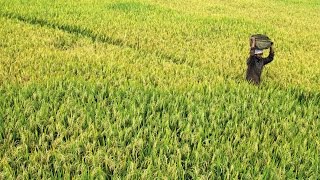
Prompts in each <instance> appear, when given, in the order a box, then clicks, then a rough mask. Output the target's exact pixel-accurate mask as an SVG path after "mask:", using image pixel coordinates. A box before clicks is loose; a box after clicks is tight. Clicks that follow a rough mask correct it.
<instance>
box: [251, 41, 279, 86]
mask: <svg viewBox="0 0 320 180" xmlns="http://www.w3.org/2000/svg"><path fill="white" fill-rule="evenodd" d="M255 43H256V39H255V38H254V37H251V38H250V45H251V47H250V56H249V58H248V60H247V65H248V69H247V75H246V79H247V80H248V81H249V82H251V83H253V84H255V85H259V84H260V77H261V73H262V69H263V66H264V65H266V64H268V63H270V62H271V61H272V60H273V57H274V50H273V43H272V45H271V46H270V52H269V56H268V57H266V58H263V57H262V55H263V50H260V49H257V48H256V46H255V45H256V44H255Z"/></svg>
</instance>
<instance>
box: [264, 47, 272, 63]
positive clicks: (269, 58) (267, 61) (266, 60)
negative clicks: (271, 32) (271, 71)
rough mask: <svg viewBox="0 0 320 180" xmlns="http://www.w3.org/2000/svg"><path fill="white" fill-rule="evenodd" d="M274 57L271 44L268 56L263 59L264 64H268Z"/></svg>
mask: <svg viewBox="0 0 320 180" xmlns="http://www.w3.org/2000/svg"><path fill="white" fill-rule="evenodd" d="M273 58H274V49H273V44H272V45H271V47H270V52H269V56H268V57H267V58H266V59H265V60H264V61H263V63H264V64H268V63H270V62H272V61H273Z"/></svg>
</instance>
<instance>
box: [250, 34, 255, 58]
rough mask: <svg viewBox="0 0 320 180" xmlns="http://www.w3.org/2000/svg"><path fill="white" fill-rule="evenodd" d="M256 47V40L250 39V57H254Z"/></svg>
mask: <svg viewBox="0 0 320 180" xmlns="http://www.w3.org/2000/svg"><path fill="white" fill-rule="evenodd" d="M255 46H256V38H254V37H251V38H250V56H254V50H255Z"/></svg>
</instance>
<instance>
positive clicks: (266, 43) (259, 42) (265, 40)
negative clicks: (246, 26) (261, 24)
mask: <svg viewBox="0 0 320 180" xmlns="http://www.w3.org/2000/svg"><path fill="white" fill-rule="evenodd" d="M251 37H254V38H255V39H256V48H257V49H261V50H262V49H268V48H270V47H271V46H272V44H273V42H272V41H271V39H270V38H269V37H268V36H266V35H263V34H255V35H252V36H251Z"/></svg>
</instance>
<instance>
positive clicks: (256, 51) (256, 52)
mask: <svg viewBox="0 0 320 180" xmlns="http://www.w3.org/2000/svg"><path fill="white" fill-rule="evenodd" d="M254 55H256V56H258V57H262V55H263V50H260V49H256V50H254Z"/></svg>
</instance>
